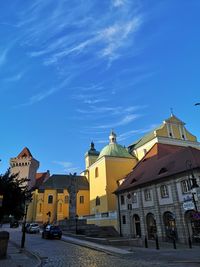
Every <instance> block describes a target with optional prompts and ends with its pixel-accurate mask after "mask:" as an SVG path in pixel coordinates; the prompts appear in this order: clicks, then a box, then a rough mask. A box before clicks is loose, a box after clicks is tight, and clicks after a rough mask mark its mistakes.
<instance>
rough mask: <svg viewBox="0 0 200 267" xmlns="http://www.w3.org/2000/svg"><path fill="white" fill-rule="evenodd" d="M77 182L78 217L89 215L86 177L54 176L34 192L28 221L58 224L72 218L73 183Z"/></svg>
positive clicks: (76, 211)
mask: <svg viewBox="0 0 200 267" xmlns="http://www.w3.org/2000/svg"><path fill="white" fill-rule="evenodd" d="M72 179H75V180H76V181H75V182H76V184H75V185H76V192H77V195H76V210H75V213H76V215H78V216H83V215H86V214H89V183H88V180H87V179H86V177H84V176H73V175H52V176H50V177H49V178H48V179H47V180H46V181H45V182H44V183H43V184H42V185H40V186H39V188H38V189H35V191H34V192H33V201H32V202H31V204H30V205H29V212H28V216H27V221H37V222H41V223H44V222H47V221H49V222H58V221H61V220H64V219H66V218H69V217H70V214H69V213H70V204H69V203H70V196H71V195H70V187H71V185H72V183H71V181H72Z"/></svg>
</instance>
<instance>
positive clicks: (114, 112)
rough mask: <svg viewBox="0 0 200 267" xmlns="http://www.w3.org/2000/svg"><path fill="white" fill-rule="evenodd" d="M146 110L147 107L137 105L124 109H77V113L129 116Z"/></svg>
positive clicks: (99, 107)
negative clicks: (140, 110) (131, 113)
mask: <svg viewBox="0 0 200 267" xmlns="http://www.w3.org/2000/svg"><path fill="white" fill-rule="evenodd" d="M144 108H146V106H145V105H141V106H139V105H136V106H128V107H123V106H115V107H111V106H92V105H91V106H90V107H89V109H77V110H76V111H77V112H80V113H84V114H94V113H96V114H99V113H100V114H105V115H106V116H107V115H108V113H109V114H110V115H112V116H118V115H122V114H129V113H130V112H133V111H136V110H139V109H144Z"/></svg>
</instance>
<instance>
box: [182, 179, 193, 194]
mask: <svg viewBox="0 0 200 267" xmlns="http://www.w3.org/2000/svg"><path fill="white" fill-rule="evenodd" d="M181 189H182V193H183V194H185V193H188V192H189V191H190V190H191V186H190V182H189V181H188V180H183V181H181Z"/></svg>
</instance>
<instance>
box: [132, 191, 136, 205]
mask: <svg viewBox="0 0 200 267" xmlns="http://www.w3.org/2000/svg"><path fill="white" fill-rule="evenodd" d="M132 203H137V193H136V192H134V193H133V194H132Z"/></svg>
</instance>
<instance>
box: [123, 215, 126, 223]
mask: <svg viewBox="0 0 200 267" xmlns="http://www.w3.org/2000/svg"><path fill="white" fill-rule="evenodd" d="M122 223H123V224H126V216H125V215H123V216H122Z"/></svg>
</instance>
